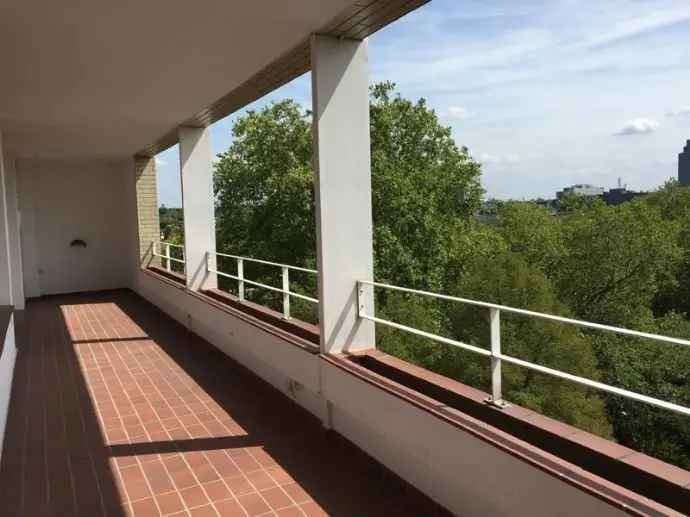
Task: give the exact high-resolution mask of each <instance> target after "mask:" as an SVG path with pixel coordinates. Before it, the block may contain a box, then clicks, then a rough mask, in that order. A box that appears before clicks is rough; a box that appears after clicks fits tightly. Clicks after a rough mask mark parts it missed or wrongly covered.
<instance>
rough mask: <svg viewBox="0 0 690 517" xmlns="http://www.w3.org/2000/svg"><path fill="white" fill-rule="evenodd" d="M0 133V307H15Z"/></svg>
mask: <svg viewBox="0 0 690 517" xmlns="http://www.w3.org/2000/svg"><path fill="white" fill-rule="evenodd" d="M2 144H3V142H2V132H0V305H14V297H13V293H12V266H11V257H10V238H9V231H10V228H9V226H10V224H9V221H8V217H7V198H8V192H7V187H6V181H5V152H4V149H3V145H2Z"/></svg>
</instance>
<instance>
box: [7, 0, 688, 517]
mask: <svg viewBox="0 0 690 517" xmlns="http://www.w3.org/2000/svg"><path fill="white" fill-rule="evenodd" d="M424 3H425V2H424V1H423V0H413V1H409V0H367V1H364V2H359V1H358V2H354V1H350V0H332V1H316V0H296V1H295V2H290V3H289V4H290V5H287V3H286V2H275V1H272V2H263V3H261V4H260V5H258V4H257V5H252V4H251V3H246V2H245V3H237V2H235V3H233V2H225V3H218V2H210V1H205V0H201V1H200V2H193V3H186V4H181V5H180V6H176V7H175V8H171V7H170V6H169V5H168V4H169V3H165V2H162V1H159V0H154V1H153V2H150V3H146V4H145V5H141V6H138V7H137V9H136V10H134V11H129V10H128V9H127V8H124V7H120V6H110V5H109V6H107V9H106V6H105V5H99V3H98V2H96V4H97V7H96V8H93V6H92V7H88V8H86V7H84V6H80V8H79V9H74V10H69V13H68V14H69V16H67V17H65V16H64V14H65V13H63V12H62V11H61V10H60V9H61V8H59V7H55V6H49V5H41V6H36V5H33V3H32V2H27V3H24V4H22V5H21V6H20V5H17V8H16V12H14V13H12V14H10V13H6V14H7V16H8V17H9V18H8V23H7V24H8V26H12V27H14V30H13V31H12V33H11V34H9V33H7V34H2V35H0V41H2V42H3V43H5V44H4V45H0V53H2V52H8V51H7V50H6V49H14V50H11V51H10V55H9V56H8V57H9V58H11V59H7V60H6V62H8V63H10V64H11V66H10V70H8V74H7V76H8V77H10V78H15V77H16V78H18V79H17V80H16V81H14V80H8V81H0V83H2V84H1V85H0V242H2V245H0V338H1V340H0V341H1V346H2V348H0V439H1V440H2V449H1V453H2V456H1V459H0V460H1V461H0V508H2V511H1V512H0V513H2V514H3V515H5V514H6V515H8V516H26V517H39V516H71V515H83V516H89V517H91V516H97V515H109V516H116V517H117V516H126V515H133V516H135V517H141V516H178V515H179V516H204V515H216V516H221V515H239V516H263V515H266V516H269V515H270V516H276V515H279V516H283V515H303V516H306V515H334V516H360V515H372V516H373V515H451V514H452V515H463V516H475V515H476V516H483V515H516V516H523V515H525V516H551V515H563V516H581V515H597V516H619V515H681V514H687V513H690V502H689V501H690V472H687V471H686V470H683V469H681V468H678V467H676V466H673V465H670V464H667V463H664V462H662V461H660V460H657V459H655V458H651V457H649V456H646V455H645V454H642V453H641V452H639V451H635V450H632V449H629V448H626V447H624V446H622V445H620V444H618V443H614V442H612V441H609V440H605V439H603V438H600V437H597V436H594V435H592V434H590V433H587V432H584V431H582V430H580V429H576V428H574V427H572V426H570V425H567V424H565V423H563V422H560V421H556V420H554V419H551V418H548V417H547V416H544V415H541V414H538V413H536V412H535V411H531V410H529V409H527V408H523V407H520V406H519V405H515V404H510V403H509V402H510V401H505V400H504V399H503V397H504V394H503V392H502V378H503V377H502V374H501V366H502V365H504V364H510V365H511V366H519V367H521V368H526V369H529V370H530V371H536V372H538V373H539V374H544V375H550V376H552V377H556V378H558V379H559V381H562V382H564V383H566V382H572V383H576V384H578V385H584V386H587V387H588V388H591V389H595V390H600V391H603V392H607V393H612V394H615V395H617V396H622V397H627V398H628V399H632V400H634V401H635V402H636V403H640V404H649V405H652V406H654V407H656V408H661V409H663V410H665V411H672V412H675V414H679V415H681V416H682V417H684V418H687V417H688V416H687V415H688V411H690V410H688V408H687V407H685V406H683V405H681V404H679V403H678V401H675V402H674V401H669V400H664V399H663V397H662V396H661V395H659V396H654V397H652V396H649V395H642V394H639V393H634V392H631V391H626V390H621V389H620V388H618V387H616V386H609V385H606V384H604V383H602V382H598V381H595V380H592V379H586V378H584V377H578V376H576V375H571V374H568V373H567V372H563V371H560V370H556V369H554V368H548V367H547V366H544V365H540V364H538V363H537V362H536V361H535V362H528V361H526V360H525V359H524V358H520V357H516V356H513V355H510V354H509V353H508V352H507V351H506V349H505V348H507V347H505V348H504V349H502V348H501V315H502V314H506V313H519V314H521V315H524V316H528V317H536V318H541V319H548V320H551V321H557V322H559V323H563V324H567V325H578V326H585V327H587V326H589V327H591V328H594V327H592V326H596V324H592V323H588V322H582V321H576V320H572V319H568V318H559V317H558V316H552V315H547V314H538V313H530V312H529V311H525V310H523V309H520V308H512V307H505V306H501V305H495V304H488V303H485V302H482V301H475V300H464V299H459V298H453V297H449V296H446V295H443V294H433V293H428V292H422V291H415V290H412V289H408V288H407V287H405V286H401V287H396V286H390V285H384V284H379V283H377V282H376V281H375V280H376V279H375V275H374V260H373V256H374V254H373V222H372V190H371V145H370V139H369V104H368V99H369V97H368V96H369V92H368V89H369V66H368V55H367V41H366V37H367V36H369V35H370V34H373V33H374V32H375V31H376V30H378V29H379V28H381V27H384V26H386V25H387V24H390V23H393V22H395V20H397V19H398V18H399V17H401V16H403V15H405V14H406V13H408V12H409V11H411V10H413V9H415V8H416V7H418V6H419V5H421V4H424ZM221 4H222V5H221ZM268 7H270V9H269V8H268ZM161 12H165V13H167V14H168V15H169V18H170V19H169V20H168V21H169V23H168V25H166V27H167V29H168V30H171V31H172V34H175V35H176V37H170V34H167V35H166V33H164V32H163V28H162V24H161V23H160V20H161ZM104 13H106V14H107V16H104ZM67 18H68V19H69V26H65V27H63V26H60V27H59V28H61V29H64V33H61V32H60V31H57V30H56V22H55V20H62V19H67ZM13 52H16V55H15V53H13ZM104 56H108V59H106V58H104ZM56 63H57V64H58V65H59V66H55V64H56ZM36 70H39V71H41V73H42V74H44V75H41V76H40V78H39V79H40V80H39V79H36V78H35V75H36ZM307 71H311V73H312V108H313V109H312V114H313V122H312V127H313V135H314V138H313V142H312V143H313V146H314V169H315V179H316V181H315V190H314V199H315V203H314V214H315V220H316V225H315V226H316V231H315V237H316V263H317V265H316V266H315V267H314V266H312V267H307V265H305V264H301V265H300V264H283V263H280V262H279V261H276V260H275V257H261V256H256V257H248V256H242V254H241V253H240V252H237V254H232V253H233V252H230V253H225V254H222V253H219V251H220V247H219V249H217V248H216V228H215V215H214V198H213V195H212V192H213V185H214V182H213V179H214V178H213V147H212V145H211V142H210V130H209V126H210V125H211V124H213V123H215V122H217V121H219V120H221V119H222V118H223V117H226V116H228V115H230V114H232V113H234V112H236V111H237V110H238V109H240V108H242V107H244V106H246V105H247V104H248V103H250V102H252V101H253V100H256V99H258V98H260V97H261V96H262V95H264V94H266V93H267V92H270V91H272V90H273V89H275V88H277V87H279V86H280V85H282V84H285V83H286V82H287V81H290V80H291V79H294V78H295V77H298V76H300V75H302V74H303V73H305V72H307ZM175 144H179V148H180V179H181V183H182V187H183V188H182V190H183V211H184V215H183V219H184V221H183V223H184V237H185V238H184V243H178V244H174V243H169V242H160V239H161V232H160V224H159V220H158V217H159V215H158V214H159V212H158V199H157V185H156V181H157V180H156V159H155V157H156V154H157V153H158V152H159V151H162V150H165V149H168V148H170V147H171V146H172V145H175ZM267 145H268V144H267ZM284 216H285V217H289V216H290V214H284ZM222 261H225V262H224V264H221V262H222ZM251 263H260V264H262V265H263V266H266V267H270V268H274V270H275V272H276V274H277V276H276V278H278V279H279V280H277V281H276V283H273V284H270V283H267V282H266V281H262V280H259V279H256V278H254V277H251V276H250V275H248V274H247V272H246V268H247V265H248V264H251ZM228 264H230V265H228ZM298 274H303V275H309V278H310V279H311V280H313V279H315V283H314V285H315V286H316V288H315V291H316V292H311V293H310V292H304V291H301V290H297V289H295V285H294V278H295V277H296V276H297V275H298ZM224 282H229V283H231V284H232V285H233V289H234V288H236V290H234V291H233V292H234V293H235V294H230V293H229V292H226V291H225V290H224V289H223V287H224V285H225V284H224ZM310 285H311V284H310ZM375 289H392V290H397V291H401V292H405V293H408V294H413V295H416V296H426V297H435V298H440V299H443V300H445V301H448V302H453V303H455V302H457V303H470V304H472V305H475V306H477V307H479V308H481V309H486V311H487V315H488V316H489V319H488V320H487V321H488V322H489V325H490V328H488V329H487V330H488V336H489V342H488V343H486V344H487V347H486V348H480V347H476V346H473V345H468V344H466V343H462V342H460V341H458V340H455V339H451V338H450V337H443V336H439V335H436V334H434V333H432V332H425V331H422V330H419V329H416V328H414V327H413V326H412V325H411V324H409V325H408V323H409V322H405V321H390V320H387V319H385V318H384V317H383V316H382V315H381V314H379V313H378V312H377V307H376V306H375V300H376V296H375V293H374V290H375ZM256 290H259V291H269V292H271V293H272V294H273V295H274V296H275V297H276V298H275V300H274V301H276V302H277V303H276V304H275V307H273V308H268V307H265V306H263V305H261V304H259V303H256V302H255V301H252V299H251V296H250V295H249V293H250V291H256ZM296 300H298V301H299V302H298V301H296ZM298 303H304V304H309V307H310V308H317V309H318V318H316V319H317V320H318V321H317V323H314V322H313V321H312V322H311V323H308V322H306V321H300V320H299V318H297V317H296V314H297V309H298ZM376 325H387V326H389V327H393V328H395V329H397V330H400V331H403V332H409V333H412V334H415V335H416V336H419V337H423V338H425V339H428V340H431V341H437V342H441V343H443V344H444V345H447V346H452V347H458V348H462V349H463V350H466V351H469V352H472V353H476V354H479V355H481V356H482V357H484V358H486V360H487V363H489V362H490V366H489V367H490V372H491V375H490V379H491V389H490V393H488V392H487V393H485V392H483V391H481V390H478V389H475V388H472V387H470V386H467V385H464V384H462V383H461V382H458V381H456V380H452V379H449V378H447V377H443V376H441V375H438V374H436V373H433V372H430V371H428V370H425V369H423V368H420V367H419V366H415V365H412V364H410V363H407V362H405V361H403V360H401V359H399V358H396V357H392V356H390V355H387V354H385V353H383V352H382V351H381V350H379V349H377V334H376ZM599 327H601V326H599ZM599 327H596V328H599ZM603 330H605V331H607V332H614V333H623V334H626V335H632V336H636V337H642V338H645V339H653V340H658V341H662V342H664V343H666V344H672V345H674V346H687V345H688V344H689V343H688V342H687V340H683V339H675V340H674V339H671V338H665V337H663V336H656V335H652V334H643V333H639V332H635V331H631V330H627V329H615V328H610V327H609V328H607V329H603ZM487 391H489V390H487Z"/></svg>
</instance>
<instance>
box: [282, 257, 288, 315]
mask: <svg viewBox="0 0 690 517" xmlns="http://www.w3.org/2000/svg"><path fill="white" fill-rule="evenodd" d="M282 269H283V317H285V319H290V269H289V268H288V267H287V266H283V268H282Z"/></svg>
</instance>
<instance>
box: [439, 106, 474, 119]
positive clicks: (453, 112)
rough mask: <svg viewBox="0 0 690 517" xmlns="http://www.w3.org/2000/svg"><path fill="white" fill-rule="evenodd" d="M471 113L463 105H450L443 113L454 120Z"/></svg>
mask: <svg viewBox="0 0 690 517" xmlns="http://www.w3.org/2000/svg"><path fill="white" fill-rule="evenodd" d="M470 115H471V113H470V112H469V111H467V108H465V107H463V106H451V107H450V108H448V111H446V113H445V114H444V116H445V117H446V118H452V119H456V120H461V119H464V118H467V117H469V116H470Z"/></svg>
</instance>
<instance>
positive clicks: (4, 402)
mask: <svg viewBox="0 0 690 517" xmlns="http://www.w3.org/2000/svg"><path fill="white" fill-rule="evenodd" d="M2 330H4V329H2ZM2 330H0V335H1V334H2ZM16 357H17V347H16V345H15V339H14V316H11V317H10V323H9V326H8V328H7V333H6V335H5V343H4V346H3V347H2V355H0V457H2V444H3V439H4V437H5V427H6V425H7V412H8V410H9V406H10V393H11V391H12V376H13V373H14V363H15V359H16Z"/></svg>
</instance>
